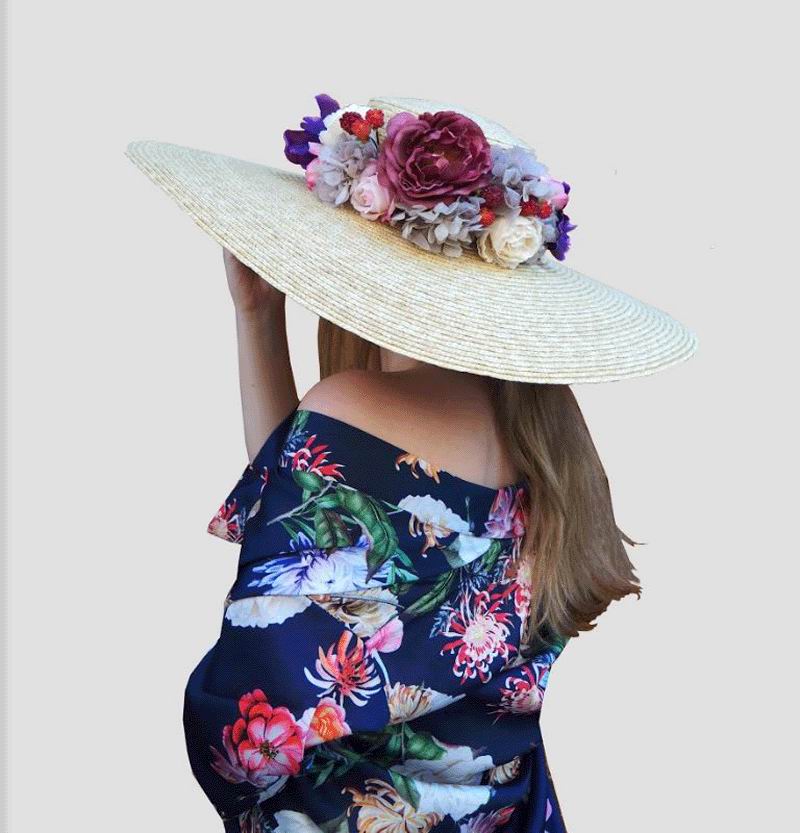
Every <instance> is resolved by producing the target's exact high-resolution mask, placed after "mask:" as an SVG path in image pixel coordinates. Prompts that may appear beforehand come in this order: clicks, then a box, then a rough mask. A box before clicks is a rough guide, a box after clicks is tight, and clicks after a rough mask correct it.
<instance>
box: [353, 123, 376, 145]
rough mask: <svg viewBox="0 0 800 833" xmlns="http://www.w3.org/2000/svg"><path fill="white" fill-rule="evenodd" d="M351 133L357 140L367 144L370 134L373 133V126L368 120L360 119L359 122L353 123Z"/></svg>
mask: <svg viewBox="0 0 800 833" xmlns="http://www.w3.org/2000/svg"><path fill="white" fill-rule="evenodd" d="M350 132H351V133H352V134H353V135H354V136H355V137H356V139H360V140H361V141H362V142H366V141H367V140H368V139H369V136H370V133H372V125H371V124H370V123H369V122H368V121H367V120H366V119H361V118H360V119H359V120H358V121H355V122H353V126H352V128H351V129H350Z"/></svg>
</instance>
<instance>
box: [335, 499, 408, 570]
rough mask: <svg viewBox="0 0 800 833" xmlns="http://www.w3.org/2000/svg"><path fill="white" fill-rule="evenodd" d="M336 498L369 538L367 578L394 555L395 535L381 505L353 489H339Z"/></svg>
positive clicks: (395, 547) (395, 546)
mask: <svg viewBox="0 0 800 833" xmlns="http://www.w3.org/2000/svg"><path fill="white" fill-rule="evenodd" d="M338 497H339V502H340V503H341V505H342V508H343V509H345V510H346V512H347V513H348V514H349V515H351V516H352V517H353V518H355V520H356V521H358V523H359V524H361V526H362V527H363V528H364V530H365V532H366V533H367V535H368V536H369V539H370V542H371V546H370V550H369V553H368V554H367V566H368V568H369V570H368V572H367V577H368V578H369V577H371V576H373V575H374V574H375V572H376V571H377V570H378V569H379V568H380V566H381V565H382V564H384V563H385V562H386V561H387V560H388V559H389V558H391V556H392V555H393V554H394V551H395V550H396V549H397V533H396V532H395V529H394V527H393V526H392V523H391V521H390V520H389V516H388V515H387V514H386V512H384V510H383V508H382V507H381V505H380V504H379V503H378V502H377V501H376V500H374V499H373V498H371V497H370V496H369V495H365V494H364V493H363V492H359V491H356V490H355V489H340V490H338Z"/></svg>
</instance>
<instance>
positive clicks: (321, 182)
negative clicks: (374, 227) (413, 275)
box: [283, 93, 575, 269]
mask: <svg viewBox="0 0 800 833" xmlns="http://www.w3.org/2000/svg"><path fill="white" fill-rule="evenodd" d="M316 98H317V105H318V106H319V111H320V114H319V116H317V117H315V116H307V117H306V118H304V119H303V121H302V125H301V129H300V130H286V131H284V134H283V138H284V143H285V154H286V158H287V159H288V160H289V161H290V162H293V163H294V164H296V165H300V166H301V167H302V168H304V169H305V172H306V174H305V175H306V182H307V183H308V187H309V189H310V190H311V191H313V192H314V193H315V194H316V195H317V196H318V197H319V198H320V199H321V200H322V201H323V202H327V203H330V204H332V205H334V206H343V205H350V206H352V208H354V209H355V210H356V211H357V212H358V213H359V214H360V215H361V216H362V217H363V218H364V219H366V220H373V221H380V222H385V223H388V224H389V225H391V226H395V227H397V228H399V229H400V231H401V233H402V235H403V237H404V238H405V239H407V240H409V241H410V242H412V243H414V244H415V245H416V246H419V247H420V248H421V249H425V251H428V252H436V253H439V254H444V255H448V256H450V257H458V256H459V255H460V254H461V253H462V251H463V250H464V249H466V248H470V249H475V250H477V253H478V255H479V256H480V257H481V258H482V259H483V260H485V261H487V262H488V263H496V264H498V265H499V266H505V267H506V268H509V269H514V268H516V267H517V266H519V265H520V264H521V263H527V262H528V261H530V260H534V259H540V258H541V257H543V256H544V255H545V253H546V252H548V251H549V252H550V253H551V254H552V255H553V256H554V257H556V258H557V259H558V260H563V259H564V256H565V255H566V253H567V249H569V243H570V240H569V233H570V232H571V231H573V230H574V229H575V226H574V225H573V224H572V223H571V222H570V219H569V217H568V216H567V215H566V214H565V213H564V209H565V208H566V207H567V203H568V202H569V185H567V183H566V182H561V181H559V180H557V179H554V178H553V177H551V176H550V174H549V173H548V170H547V168H546V167H545V166H544V165H543V164H542V163H541V162H540V161H539V160H538V159H537V158H536V154H535V153H534V151H532V150H530V149H528V148H525V147H520V146H514V147H511V148H506V147H502V146H498V145H494V146H492V145H490V144H489V141H488V139H487V138H486V136H485V135H484V132H483V130H481V128H480V126H479V125H478V124H477V123H476V122H475V121H474V120H473V119H471V118H469V117H468V116H465V115H463V114H462V113H459V112H456V111H453V110H441V111H439V112H436V113H420V114H419V115H415V114H414V113H409V112H399V113H395V114H394V115H393V116H392V117H391V118H390V119H388V120H387V118H386V114H385V112H384V111H383V110H382V109H380V108H370V107H366V106H354V107H349V108H342V107H340V106H339V103H338V102H337V101H335V100H334V99H333V98H331V97H330V96H329V95H326V94H324V93H323V94H320V95H318V96H317V97H316Z"/></svg>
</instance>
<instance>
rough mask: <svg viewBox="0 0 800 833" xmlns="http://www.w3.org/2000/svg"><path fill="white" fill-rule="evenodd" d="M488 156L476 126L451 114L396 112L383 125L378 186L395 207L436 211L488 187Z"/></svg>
mask: <svg viewBox="0 0 800 833" xmlns="http://www.w3.org/2000/svg"><path fill="white" fill-rule="evenodd" d="M491 167H492V155H491V150H490V148H489V143H488V142H487V141H486V137H485V136H484V135H483V131H482V130H481V129H480V127H478V125H477V124H476V123H475V122H474V121H472V119H468V118H467V117H466V116H462V115H461V114H460V113H455V112H453V111H451V110H442V111H441V112H438V113H422V114H421V115H420V116H414V115H413V114H411V113H397V115H395V116H392V118H391V119H389V123H388V124H387V125H386V138H385V139H384V140H383V143H382V145H381V149H380V153H379V155H378V181H379V182H380V183H381V185H383V186H384V187H385V188H388V189H389V190H390V191H391V192H392V194H393V196H394V198H395V199H396V200H397V202H399V203H403V204H405V205H423V206H434V205H436V203H438V202H442V201H444V202H450V201H452V200H453V199H454V198H455V197H458V196H462V195H467V194H472V193H474V192H475V191H477V190H478V189H480V188H482V187H483V186H484V185H487V184H488V183H489V178H490V170H491Z"/></svg>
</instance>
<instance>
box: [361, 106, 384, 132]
mask: <svg viewBox="0 0 800 833" xmlns="http://www.w3.org/2000/svg"><path fill="white" fill-rule="evenodd" d="M365 118H366V120H367V121H368V122H369V123H370V124H371V125H372V126H373V127H376V128H377V127H383V110H367V115H366V116H365Z"/></svg>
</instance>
